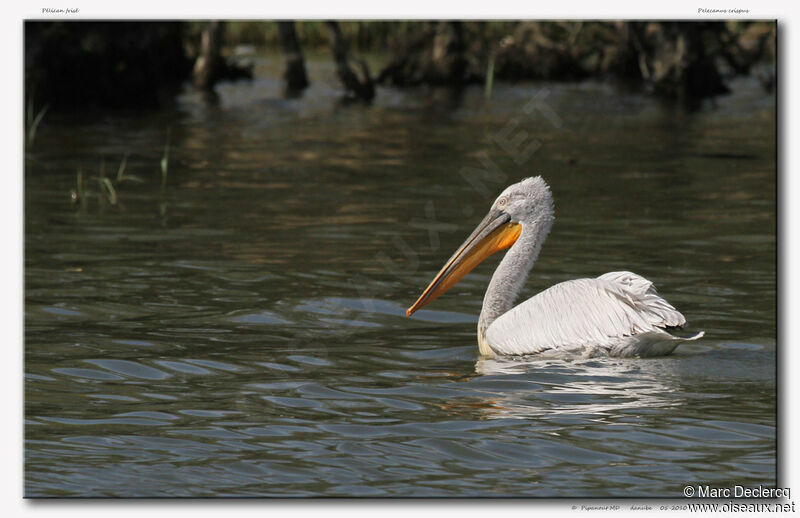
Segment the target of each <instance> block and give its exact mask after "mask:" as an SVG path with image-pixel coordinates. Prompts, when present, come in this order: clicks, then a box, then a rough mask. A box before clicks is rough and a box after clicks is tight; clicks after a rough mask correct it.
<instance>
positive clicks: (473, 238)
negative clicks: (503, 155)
mask: <svg viewBox="0 0 800 518" xmlns="http://www.w3.org/2000/svg"><path fill="white" fill-rule="evenodd" d="M510 220H511V217H510V216H509V215H508V214H506V213H504V212H501V211H499V210H497V209H492V210H491V211H490V212H489V214H487V215H486V217H485V218H483V221H481V223H480V224H479V225H478V228H476V229H475V231H474V232H472V234H471V235H470V236H469V237H468V238H467V240H466V241H464V244H462V245H461V246H460V247H459V248H458V250H456V253H454V254H453V257H451V258H450V260H449V261H447V263H445V265H444V267H442V269H441V271H439V273H438V274H436V277H435V278H434V279H433V281H431V283H430V284H429V285H428V287H427V288H425V291H423V292H422V295H420V296H419V298H418V299H417V301H416V302H415V303H414V305H413V306H411V307H410V308H408V309H407V310H406V316H407V317H410V316H411V314H412V313H414V312H415V311H416V310H418V309H420V308H423V307H425V306H426V305H428V304H429V303H431V302H433V301H434V300H436V299H437V298H439V295H442V294H443V293H445V292H446V291H447V290H449V289H450V288H452V287H453V286H455V285H456V284H457V283H458V281H460V280H461V279H463V278H464V276H465V275H466V274H468V273H469V272H471V271H472V270H473V269H474V268H475V267H476V266H478V265H479V264H480V263H481V262H482V261H483V260H484V259H486V258H487V257H489V256H490V255H492V254H493V253H495V252H499V251H500V250H505V249H507V248H509V247H510V246H511V245H513V244H514V243H515V242H516V241H517V238H519V235H520V233H521V232H522V225H520V224H519V223H512V222H511V221H510Z"/></svg>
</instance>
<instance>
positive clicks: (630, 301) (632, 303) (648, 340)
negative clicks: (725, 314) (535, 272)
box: [485, 272, 703, 356]
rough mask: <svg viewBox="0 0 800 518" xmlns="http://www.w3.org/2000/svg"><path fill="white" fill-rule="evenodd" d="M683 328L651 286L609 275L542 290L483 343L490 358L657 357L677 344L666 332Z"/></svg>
mask: <svg viewBox="0 0 800 518" xmlns="http://www.w3.org/2000/svg"><path fill="white" fill-rule="evenodd" d="M684 325H686V319H685V318H684V317H683V315H681V314H680V313H679V312H678V311H677V310H676V309H675V308H674V307H672V305H671V304H670V303H669V302H667V301H666V300H664V299H663V298H661V297H660V296H659V295H658V293H657V292H656V289H655V286H653V283H652V282H650V281H648V280H647V279H645V278H644V277H641V276H640V275H636V274H635V273H631V272H611V273H606V274H604V275H601V276H600V277H598V278H596V279H576V280H571V281H567V282H562V283H560V284H556V285H555V286H552V287H550V288H548V289H546V290H544V291H543V292H541V293H539V294H538V295H535V296H533V297H531V298H530V299H528V300H526V301H525V302H523V303H522V304H520V305H518V306H517V307H515V308H513V309H511V310H510V311H508V312H506V313H504V314H503V315H501V316H500V317H498V318H497V319H496V320H495V321H494V322H493V323H492V324H491V325H490V326H489V327H488V329H487V330H486V334H485V339H486V341H487V342H488V344H489V346H490V348H491V349H492V351H493V352H494V353H495V354H520V355H521V354H533V353H540V352H544V351H547V350H551V349H562V350H571V351H575V352H580V353H581V354H583V355H591V354H597V353H605V354H608V355H611V356H661V355H665V354H669V353H671V352H672V351H673V350H674V349H675V347H677V346H678V344H679V343H680V342H681V341H682V340H683V339H680V338H677V337H675V336H672V335H671V334H669V333H668V332H667V331H666V328H670V327H672V328H679V327H683V326H684ZM701 336H703V333H699V334H698V335H696V336H694V337H691V338H689V339H690V340H694V339H697V338H700V337H701Z"/></svg>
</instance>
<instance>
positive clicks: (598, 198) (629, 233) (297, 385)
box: [24, 21, 777, 497]
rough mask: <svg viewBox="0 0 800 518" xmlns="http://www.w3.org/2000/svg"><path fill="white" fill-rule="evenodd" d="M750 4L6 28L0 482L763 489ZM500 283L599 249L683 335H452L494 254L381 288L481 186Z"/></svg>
mask: <svg viewBox="0 0 800 518" xmlns="http://www.w3.org/2000/svg"><path fill="white" fill-rule="evenodd" d="M776 40H777V26H776V24H775V23H774V22H759V21H736V22H667V21H583V22H581V21H524V22H514V21H492V22H477V21H464V22H459V21H399V22H376V21H347V22H344V21H342V22H324V21H297V22H291V21H282V22H271V21H195V22H87V21H75V22H58V21H55V22H40V21H28V22H26V23H25V99H24V102H25V121H24V131H25V155H24V158H25V171H24V180H25V192H24V200H25V216H24V222H25V230H24V232H25V234H24V247H25V382H26V385H25V423H26V424H25V478H26V480H25V494H26V496H29V497H42V496H82V497H85V496H129V497H130V496H541V497H549V496H573V497H591V496H637V497H653V496H663V497H680V495H682V488H683V486H684V485H686V484H691V483H697V484H709V485H711V486H715V487H728V486H730V485H734V484H740V485H745V486H755V485H758V484H762V485H764V486H773V485H774V484H775V483H776V463H775V458H776V443H775V431H776V404H775V401H776V394H775V371H776V362H775V358H776V326H775V318H776V267H775V265H776V188H777V181H776V179H777V170H776V146H777V132H776V94H775V88H776V78H777V73H776V47H777V46H776ZM532 175H542V176H543V177H544V178H545V180H546V181H547V182H548V183H549V184H550V186H551V188H552V190H553V195H554V198H555V204H556V209H555V210H556V222H555V224H554V226H553V230H552V232H551V234H550V237H549V238H548V241H547V242H546V243H545V245H544V248H543V251H542V254H541V256H540V258H539V260H538V262H537V264H536V265H535V267H534V269H533V271H532V273H531V276H530V278H529V280H528V282H527V287H526V289H525V290H524V292H523V298H527V297H530V296H532V295H534V294H535V293H537V292H539V291H541V290H543V289H545V288H547V287H549V286H551V285H553V284H555V283H558V282H561V281H565V280H568V279H573V278H578V277H595V276H598V275H601V274H603V273H605V272H608V271H617V270H630V271H633V272H636V273H638V274H640V275H643V276H644V277H646V278H648V279H650V280H652V281H653V282H655V284H656V286H657V287H658V289H659V292H660V293H661V294H662V295H663V296H664V297H665V298H666V299H667V300H668V301H670V302H671V303H672V304H674V305H675V306H676V307H677V308H678V309H679V310H680V311H681V312H682V313H683V314H684V315H685V316H686V318H687V320H688V321H689V323H690V328H689V329H688V330H687V332H688V331H691V332H696V331H699V330H704V331H705V332H706V336H705V338H703V339H702V340H700V341H698V342H692V343H690V344H686V345H682V346H681V347H679V348H678V349H677V351H676V352H675V354H673V355H672V356H669V357H665V358H657V359H646V360H641V359H619V358H567V359H564V358H535V357H534V358H510V359H502V358H501V359H496V360H485V359H481V358H479V357H478V355H477V346H476V339H475V325H476V322H477V317H478V313H479V312H480V308H481V303H482V298H483V292H484V290H485V288H486V285H487V283H488V280H489V278H490V276H491V274H492V272H493V269H494V267H495V266H496V265H497V262H498V260H499V255H498V256H497V257H492V258H490V259H489V260H487V261H486V264H484V265H481V266H480V267H478V268H477V269H476V270H475V271H474V272H473V273H472V274H470V275H469V276H467V277H466V278H465V279H464V280H463V281H462V282H461V283H460V284H459V285H458V286H457V287H455V288H454V289H453V290H451V291H450V292H449V293H448V294H447V295H445V296H443V297H441V298H440V299H438V300H437V301H436V302H435V303H434V304H432V305H431V306H429V307H426V308H425V309H424V310H422V311H420V312H418V313H417V314H415V315H414V317H413V318H412V319H407V318H406V317H405V315H404V311H405V308H407V307H408V306H409V305H410V304H411V303H412V302H413V301H414V300H415V299H416V297H417V296H418V295H419V294H420V292H421V291H422V289H424V287H425V286H426V285H427V283H428V282H429V281H430V280H431V279H432V278H433V276H434V275H435V274H436V272H437V271H438V269H439V268H440V267H441V265H442V264H443V263H444V262H445V261H446V260H447V258H448V257H449V256H450V254H451V253H452V252H453V251H454V250H455V248H456V247H457V246H458V245H459V244H460V243H461V242H462V241H463V239H464V238H465V237H466V236H467V235H468V234H469V232H470V231H471V230H472V229H473V228H474V226H475V225H476V224H477V222H479V221H480V220H481V218H482V217H483V215H484V214H485V212H486V210H488V207H489V205H490V204H491V202H492V201H493V200H494V198H495V197H496V196H497V194H498V193H499V192H500V191H501V190H502V189H503V188H504V187H506V186H507V185H509V184H511V183H514V182H516V181H518V180H520V179H522V178H524V177H527V176H532Z"/></svg>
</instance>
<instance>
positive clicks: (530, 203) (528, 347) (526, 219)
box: [406, 176, 703, 357]
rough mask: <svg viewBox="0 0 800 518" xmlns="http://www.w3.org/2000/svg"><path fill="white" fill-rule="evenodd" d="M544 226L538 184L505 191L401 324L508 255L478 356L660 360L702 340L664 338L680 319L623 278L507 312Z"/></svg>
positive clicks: (637, 282) (548, 215)
mask: <svg viewBox="0 0 800 518" xmlns="http://www.w3.org/2000/svg"><path fill="white" fill-rule="evenodd" d="M552 224H553V196H552V195H551V194H550V188H549V187H548V186H547V184H546V183H545V181H544V180H542V178H541V177H540V176H537V177H535V178H526V179H525V180H522V181H521V182H519V183H516V184H514V185H512V186H510V187H508V188H507V189H506V190H505V191H503V193H502V194H501V195H500V196H499V197H498V198H497V199H496V200H495V202H494V204H493V205H492V208H491V209H490V210H489V214H487V215H486V217H485V218H484V219H483V221H481V223H480V224H479V225H478V228H476V229H475V231H474V232H473V233H472V234H471V235H470V236H469V237H468V238H467V240H466V241H464V244H462V245H461V246H460V247H459V249H458V250H456V252H455V254H453V256H452V257H451V258H450V260H449V261H447V263H446V264H445V265H444V267H443V268H442V269H441V271H440V272H439V273H438V274H437V275H436V277H435V278H434V279H433V281H432V282H431V283H430V284H429V285H428V287H427V288H425V291H424V292H423V293H422V295H420V297H419V299H417V301H416V302H415V303H414V305H413V306H411V307H410V308H408V310H406V316H411V314H412V313H414V312H415V311H417V310H418V309H420V308H422V307H424V306H425V305H427V304H429V303H430V302H433V301H434V300H435V299H436V298H438V297H439V296H440V295H441V294H443V293H445V292H446V291H447V290H449V289H450V288H452V287H453V286H454V285H455V284H456V283H457V282H458V281H460V280H461V279H462V278H463V277H464V276H465V275H466V274H468V273H469V272H471V271H472V269H473V268H475V267H476V266H477V265H478V264H479V263H480V262H481V261H483V260H484V259H486V258H487V257H489V256H490V255H492V254H493V253H495V252H498V251H500V250H505V249H508V253H506V255H505V257H503V260H502V261H501V262H500V265H499V266H498V267H497V270H495V272H494V275H492V280H491V281H490V282H489V287H488V288H487V290H486V295H485V296H484V298H483V309H482V310H481V315H480V318H479V319H478V349H479V351H480V353H481V354H482V355H484V356H494V355H524V354H538V353H542V352H544V351H549V352H556V353H559V352H562V351H572V352H580V353H582V354H584V355H587V356H591V355H594V354H597V353H600V354H607V355H609V356H639V357H644V356H661V355H666V354H669V353H671V352H672V351H673V350H674V349H675V347H677V346H678V344H680V343H681V342H683V341H685V340H696V339H698V338H700V337H701V336H703V333H702V332H700V333H698V334H696V335H695V336H692V337H689V338H679V337H676V336H673V335H671V334H670V333H668V332H667V330H668V329H672V328H682V327H683V326H684V325H685V324H686V319H685V318H684V317H683V315H681V314H680V313H679V312H678V311H677V310H676V309H675V308H674V307H672V305H670V304H669V302H667V301H666V300H664V299H663V298H661V297H659V295H658V293H657V292H656V288H655V286H653V283H652V282H650V281H648V280H647V279H645V278H644V277H641V276H639V275H636V274H635V273H631V272H611V273H606V274H604V275H601V276H600V277H598V278H596V279H575V280H571V281H566V282H562V283H560V284H556V285H555V286H552V287H550V288H548V289H546V290H544V291H543V292H541V293H539V294H538V295H535V296H533V297H531V298H530V299H528V300H526V301H525V302H523V303H522V304H520V305H518V306H517V307H513V305H514V301H515V300H516V298H517V296H518V295H519V292H520V290H521V289H522V285H523V284H524V283H525V279H526V278H527V276H528V272H529V271H530V269H531V268H532V267H533V263H534V261H536V258H537V257H538V255H539V251H540V250H541V248H542V244H543V243H544V240H545V239H546V238H547V234H548V233H549V232H550V227H551V226H552Z"/></svg>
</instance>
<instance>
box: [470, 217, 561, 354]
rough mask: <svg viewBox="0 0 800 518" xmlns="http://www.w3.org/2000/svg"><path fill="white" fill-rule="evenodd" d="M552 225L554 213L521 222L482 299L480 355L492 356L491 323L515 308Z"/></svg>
mask: <svg viewBox="0 0 800 518" xmlns="http://www.w3.org/2000/svg"><path fill="white" fill-rule="evenodd" d="M552 223H553V218H552V212H550V213H547V214H542V215H540V216H539V217H538V218H536V219H534V220H533V221H531V222H527V223H522V233H521V234H520V236H519V239H517V242H516V243H514V245H513V246H512V247H511V248H510V249H509V250H508V252H507V253H506V255H505V257H503V260H502V261H500V265H499V266H498V267H497V270H495V272H494V275H492V280H491V281H490V282H489V287H488V288H487V289H486V295H485V296H484V297H483V309H482V310H481V316H480V319H479V320H478V343H479V345H480V346H481V353H483V354H491V352H490V351H488V350H487V351H484V349H488V348H487V344H486V343H485V342H486V340H485V338H484V334H485V333H486V330H487V329H488V328H489V326H490V325H491V324H492V322H494V321H495V320H496V319H497V318H498V317H499V316H500V315H502V314H504V313H505V312H507V311H508V310H510V309H511V308H512V307H514V301H516V300H517V296H519V293H520V291H522V286H523V285H524V284H525V279H527V278H528V272H530V270H531V268H532V267H533V263H534V262H535V261H536V258H537V257H538V256H539V251H541V249H542V243H544V240H545V239H546V238H547V234H548V233H549V232H550V227H551V226H552Z"/></svg>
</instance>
